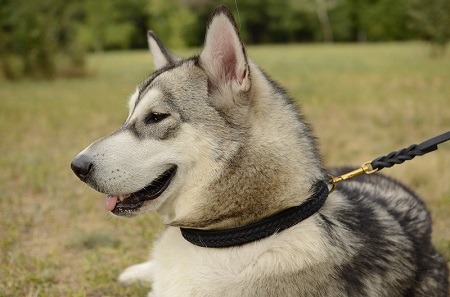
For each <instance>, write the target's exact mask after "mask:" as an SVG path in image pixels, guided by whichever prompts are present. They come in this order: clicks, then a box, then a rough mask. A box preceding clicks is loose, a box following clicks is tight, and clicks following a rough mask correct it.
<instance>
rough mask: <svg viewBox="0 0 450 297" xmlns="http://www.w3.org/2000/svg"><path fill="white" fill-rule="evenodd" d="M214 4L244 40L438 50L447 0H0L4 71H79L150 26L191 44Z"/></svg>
mask: <svg viewBox="0 0 450 297" xmlns="http://www.w3.org/2000/svg"><path fill="white" fill-rule="evenodd" d="M219 4H226V5H228V6H229V7H230V8H231V9H232V10H233V11H234V12H235V16H236V17H237V22H238V26H239V29H240V31H241V34H242V37H243V39H244V41H245V42H246V43H247V44H259V43H280V42H319V41H325V42H333V41H334V42H357V41H394V40H410V39H424V40H428V41H430V42H431V43H432V44H433V53H434V54H435V55H438V54H442V53H443V51H444V49H445V47H446V44H447V42H448V40H449V38H450V1H448V0H396V1H391V0H303V1H297V0H282V1H280V0H128V1H121V0H97V1H90V0H67V1H59V0H36V1H27V0H0V63H1V65H0V67H1V70H2V72H3V75H4V76H5V77H6V78H10V79H17V78H21V77H23V76H32V77H44V78H52V77H55V76H57V75H60V74H62V75H68V76H78V75H85V74H86V73H85V72H86V70H85V54H86V52H88V51H100V50H109V49H130V48H143V47H145V46H146V40H145V38H143V37H142V36H145V32H146V31H147V30H148V29H153V30H154V31H155V32H157V34H158V35H159V36H160V37H161V38H162V39H163V40H164V41H165V43H166V44H168V45H169V46H172V47H178V48H181V47H185V46H198V45H200V44H201V42H202V41H203V36H204V32H205V23H206V21H205V20H207V19H208V17H209V14H210V13H211V11H212V10H213V9H214V7H216V6H217V5H219Z"/></svg>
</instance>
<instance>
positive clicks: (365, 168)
mask: <svg viewBox="0 0 450 297" xmlns="http://www.w3.org/2000/svg"><path fill="white" fill-rule="evenodd" d="M371 163H372V161H368V162H365V163H364V164H362V165H361V167H359V168H358V169H356V170H353V171H351V172H349V173H346V174H343V175H341V176H338V177H334V176H332V175H331V174H328V177H329V178H330V181H329V183H330V184H331V185H332V186H331V189H330V193H332V192H333V191H334V190H335V189H336V184H337V183H338V182H341V181H343V180H347V179H350V178H353V177H355V176H358V175H361V174H372V173H375V172H377V171H378V168H375V169H374V168H373V167H372V164H371Z"/></svg>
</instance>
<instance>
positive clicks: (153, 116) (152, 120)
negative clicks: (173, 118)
mask: <svg viewBox="0 0 450 297" xmlns="http://www.w3.org/2000/svg"><path fill="white" fill-rule="evenodd" d="M168 116H169V114H167V113H158V112H151V113H149V114H148V115H147V116H146V117H145V119H144V122H145V124H156V123H159V122H161V121H162V120H164V119H165V118H167V117H168Z"/></svg>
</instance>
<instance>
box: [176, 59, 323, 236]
mask: <svg viewBox="0 0 450 297" xmlns="http://www.w3.org/2000/svg"><path fill="white" fill-rule="evenodd" d="M252 66H253V67H252V94H251V96H252V98H251V99H252V106H251V109H250V113H249V123H250V127H249V128H248V129H247V130H246V133H247V135H246V136H245V138H244V139H245V141H243V142H241V143H240V144H239V146H238V148H237V149H236V151H235V153H234V154H233V155H232V156H231V159H230V160H229V161H228V162H224V163H223V166H222V170H221V171H220V174H219V175H218V176H217V177H216V178H214V179H213V181H212V182H211V183H210V184H209V186H208V187H207V189H206V190H205V191H204V193H203V195H202V197H207V199H198V201H200V202H199V203H197V204H196V205H193V206H192V208H191V209H190V210H189V216H188V217H187V216H186V217H178V218H176V220H174V221H172V222H171V223H170V225H172V226H180V227H189V228H200V229H222V228H231V227H238V226H242V225H246V224H249V223H252V222H255V221H258V220H260V219H262V218H265V217H268V216H270V215H272V214H274V213H277V212H279V211H281V210H283V209H286V208H289V207H292V206H295V205H299V204H300V203H301V202H303V201H304V200H305V199H307V198H308V196H309V194H310V193H309V191H310V189H311V187H312V186H313V184H314V183H316V182H317V181H318V180H323V179H324V173H323V170H322V168H321V164H320V157H319V156H318V154H317V150H316V148H315V144H314V138H313V137H312V136H311V135H310V131H309V127H308V126H307V125H306V124H304V123H303V121H299V120H298V117H299V116H300V115H299V114H298V113H297V110H296V109H295V107H294V106H293V105H292V104H291V103H290V102H289V100H288V98H286V97H285V95H284V93H282V92H280V91H279V90H275V88H278V86H276V85H275V84H274V83H273V82H271V81H269V80H268V78H267V77H266V76H265V75H264V74H263V73H262V72H261V71H260V70H259V69H258V68H257V67H256V66H254V65H252Z"/></svg>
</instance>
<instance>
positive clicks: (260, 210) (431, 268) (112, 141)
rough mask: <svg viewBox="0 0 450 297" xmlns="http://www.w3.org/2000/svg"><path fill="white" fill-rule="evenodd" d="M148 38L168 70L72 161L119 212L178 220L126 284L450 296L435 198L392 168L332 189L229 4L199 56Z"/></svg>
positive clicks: (311, 142) (163, 293) (236, 291)
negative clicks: (434, 237) (436, 230)
mask: <svg viewBox="0 0 450 297" xmlns="http://www.w3.org/2000/svg"><path fill="white" fill-rule="evenodd" d="M148 40H149V46H150V51H151V54H152V56H153V59H154V64H155V66H156V71H155V72H154V73H153V74H152V75H151V76H150V77H148V78H147V79H146V80H145V81H144V82H143V83H141V84H140V85H139V87H138V88H137V89H136V91H135V93H134V94H133V95H132V96H131V99H130V100H129V113H128V117H127V119H126V120H125V122H124V123H123V125H122V126H121V127H119V128H118V129H117V130H116V131H115V132H113V133H112V134H110V135H108V136H106V137H104V138H102V139H100V140H97V141H96V142H94V143H92V144H91V145H90V146H89V147H87V148H86V149H85V150H84V151H82V152H81V153H80V154H79V155H78V156H77V157H76V158H75V159H74V160H73V162H72V164H71V165H72V169H73V170H74V172H75V173H76V175H77V176H78V177H79V178H80V179H81V180H82V181H84V182H85V183H87V184H88V185H89V186H91V187H92V188H94V189H95V190H97V191H99V192H102V193H105V194H106V195H107V197H106V200H105V208H106V209H107V210H108V211H111V212H112V213H113V214H115V215H118V216H126V217H131V216H134V215H138V214H141V213H145V212H148V211H153V210H154V211H156V212H157V213H158V214H159V215H160V216H161V218H162V219H163V221H164V223H165V224H166V225H167V228H166V229H165V231H164V232H163V233H162V234H161V236H160V237H159V239H158V240H157V241H156V242H155V244H154V249H153V255H152V260H151V261H149V262H146V263H143V264H138V265H135V266H131V267H129V268H128V269H127V270H125V271H124V272H123V273H122V274H121V275H120V277H119V281H120V282H122V283H125V284H127V283H131V282H134V281H150V282H152V292H151V293H150V294H149V296H157V297H175V296H186V297H187V296H197V297H200V296H202V297H205V296H208V297H210V296H221V297H225V296H232V297H250V296H252V297H269V296H270V297H274V296H283V297H284V296H332V297H336V296H388V297H394V296H443V297H444V296H447V294H448V276H447V274H448V271H447V265H446V262H445V260H444V258H443V257H442V256H441V255H440V254H439V253H437V252H436V250H435V248H434V247H433V245H432V243H431V240H430V237H431V220H430V216H429V214H428V212H427V210H426V208H425V206H424V203H423V202H422V201H421V200H420V199H419V198H418V197H417V196H416V195H415V194H414V193H413V192H411V191H410V190H408V189H407V188H405V187H404V186H403V185H401V184H399V183H398V182H395V181H393V180H391V179H389V178H386V177H383V176H381V175H373V176H365V177H359V178H355V179H353V180H351V181H347V182H346V183H343V184H340V185H339V186H338V188H337V189H336V191H334V192H333V193H332V194H330V195H328V187H327V185H326V181H327V180H328V177H327V172H326V171H325V170H324V168H323V167H322V165H321V158H320V155H319V152H318V150H317V148H316V143H315V139H314V137H313V136H312V135H311V130H310V128H309V126H308V125H307V124H306V123H305V122H304V120H303V118H302V116H301V115H300V114H299V113H298V112H297V108H296V107H295V106H294V105H293V103H292V102H291V101H290V100H289V98H288V97H287V96H286V94H285V92H284V91H283V89H282V88H280V87H279V86H278V85H277V84H276V83H275V82H274V81H272V80H271V79H270V78H269V77H268V76H267V75H266V74H265V73H264V72H263V71H262V70H261V69H260V68H258V66H256V65H255V64H254V63H253V61H252V60H251V59H250V58H249V56H248V55H247V52H246V49H245V47H244V45H243V43H242V41H241V39H240V37H239V33H238V31H237V29H236V24H235V21H234V19H233V16H232V14H231V12H230V11H229V10H228V9H227V8H226V7H224V6H220V7H218V8H217V9H216V10H215V11H214V13H213V15H212V19H211V22H210V24H209V27H208V30H207V33H206V40H205V44H204V48H203V50H202V51H201V53H200V55H199V56H195V57H191V58H189V59H180V58H178V57H176V56H175V55H173V54H172V53H171V52H170V51H169V50H168V49H166V48H165V47H164V45H163V44H162V43H161V41H160V40H159V39H158V38H157V37H156V35H155V34H154V33H153V32H149V34H148ZM339 171H340V170H334V171H332V173H334V174H339ZM341 171H342V170H341ZM327 196H328V197H327Z"/></svg>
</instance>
